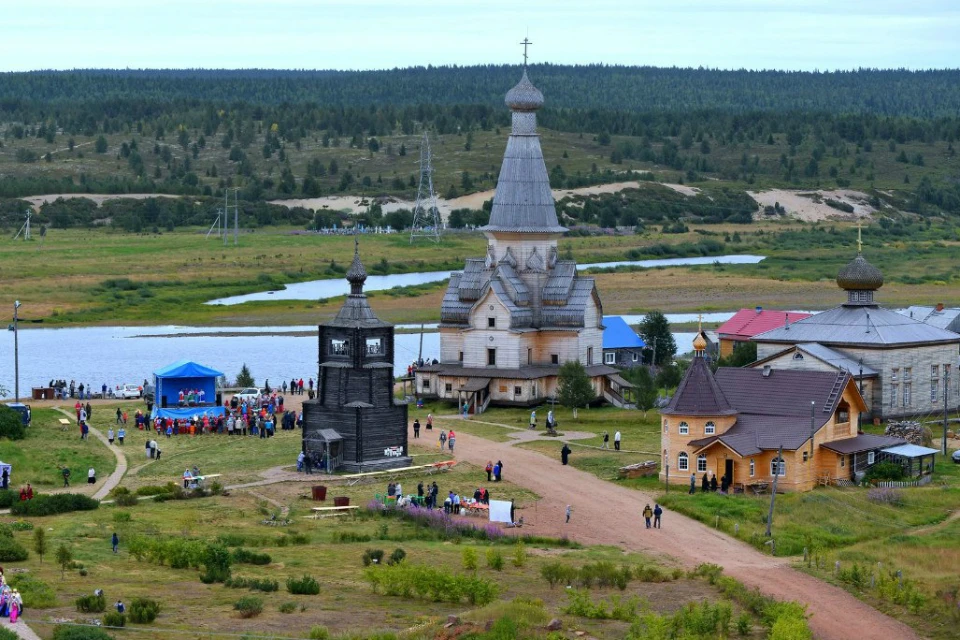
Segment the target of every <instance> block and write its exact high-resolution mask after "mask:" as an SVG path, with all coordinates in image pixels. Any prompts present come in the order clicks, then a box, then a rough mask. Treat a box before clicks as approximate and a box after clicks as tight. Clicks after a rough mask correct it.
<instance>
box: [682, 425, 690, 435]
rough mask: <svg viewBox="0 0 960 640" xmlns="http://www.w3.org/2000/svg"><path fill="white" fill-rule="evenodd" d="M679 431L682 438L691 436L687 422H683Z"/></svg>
mask: <svg viewBox="0 0 960 640" xmlns="http://www.w3.org/2000/svg"><path fill="white" fill-rule="evenodd" d="M679 429H680V431H679V433H680V435H682V436H688V435H690V425H688V424H687V423H686V422H681V423H680V427H679Z"/></svg>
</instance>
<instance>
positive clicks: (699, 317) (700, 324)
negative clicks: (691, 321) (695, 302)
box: [697, 313, 703, 333]
mask: <svg viewBox="0 0 960 640" xmlns="http://www.w3.org/2000/svg"><path fill="white" fill-rule="evenodd" d="M701 331H703V314H702V313H698V314H697V333H700V332H701Z"/></svg>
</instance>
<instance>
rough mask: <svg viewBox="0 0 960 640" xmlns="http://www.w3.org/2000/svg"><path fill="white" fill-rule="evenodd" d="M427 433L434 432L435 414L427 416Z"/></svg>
mask: <svg viewBox="0 0 960 640" xmlns="http://www.w3.org/2000/svg"><path fill="white" fill-rule="evenodd" d="M427 431H433V414H432V413H428V414H427Z"/></svg>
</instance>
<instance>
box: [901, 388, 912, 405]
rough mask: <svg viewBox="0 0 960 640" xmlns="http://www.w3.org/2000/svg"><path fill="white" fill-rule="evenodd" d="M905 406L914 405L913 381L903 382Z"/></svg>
mask: <svg viewBox="0 0 960 640" xmlns="http://www.w3.org/2000/svg"><path fill="white" fill-rule="evenodd" d="M903 406H905V407H912V406H913V383H911V382H904V383H903Z"/></svg>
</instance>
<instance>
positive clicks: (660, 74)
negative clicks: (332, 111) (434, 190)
mask: <svg viewBox="0 0 960 640" xmlns="http://www.w3.org/2000/svg"><path fill="white" fill-rule="evenodd" d="M519 76H520V69H519V68H518V67H516V66H511V65H477V66H468V67H460V66H440V67H432V66H430V67H411V68H404V69H389V70H381V71H282V70H269V69H246V70H221V69H209V70H206V69H180V70H136V69H134V70H129V69H128V70H110V69H91V70H79V71H36V72H27V73H21V72H17V73H4V74H0V105H2V107H0V108H2V110H3V111H4V112H7V113H13V112H15V111H17V110H20V109H22V110H28V111H32V110H34V109H37V108H40V109H49V111H48V113H52V112H53V111H54V110H57V111H59V110H60V109H61V108H67V109H71V108H74V107H76V106H77V105H81V104H83V103H91V102H92V103H97V104H103V105H106V106H107V107H108V109H109V110H114V108H115V107H120V109H121V110H123V111H130V110H131V108H132V107H133V105H140V107H139V108H138V114H137V115H138V117H148V118H149V117H151V115H152V114H151V111H153V109H154V108H155V107H156V105H160V104H171V103H182V104H203V103H214V104H218V105H220V106H222V107H223V108H229V106H231V105H234V104H256V105H264V106H266V105H281V104H318V105H324V106H331V107H350V106H363V107H366V106H369V105H374V106H386V105H391V106H412V105H418V104H422V103H437V104H442V105H456V104H478V105H486V106H496V107H498V108H499V107H500V106H501V105H502V104H503V96H504V93H505V92H506V90H507V89H508V88H509V87H511V86H512V85H513V84H515V83H516V82H517V80H518V79H519ZM530 77H531V79H532V80H533V82H534V83H535V84H536V85H537V86H538V87H539V88H540V89H541V90H543V92H544V94H545V96H546V98H547V105H548V106H550V107H552V108H557V109H599V110H618V111H646V112H654V111H695V110H701V109H717V110H721V111H725V112H734V113H738V112H739V113H745V112H750V111H817V112H825V113H872V114H880V115H897V116H914V117H921V118H930V117H938V116H956V115H958V109H960V70H931V71H908V70H904V69H894V70H876V69H859V70H855V71H836V72H806V71H748V70H733V71H723V70H716V69H702V68H701V69H690V68H686V69H684V68H675V67H671V68H658V67H641V66H632V67H628V66H611V65H552V64H540V65H531V67H530ZM29 119H31V120H32V119H35V117H31V118H29Z"/></svg>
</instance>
